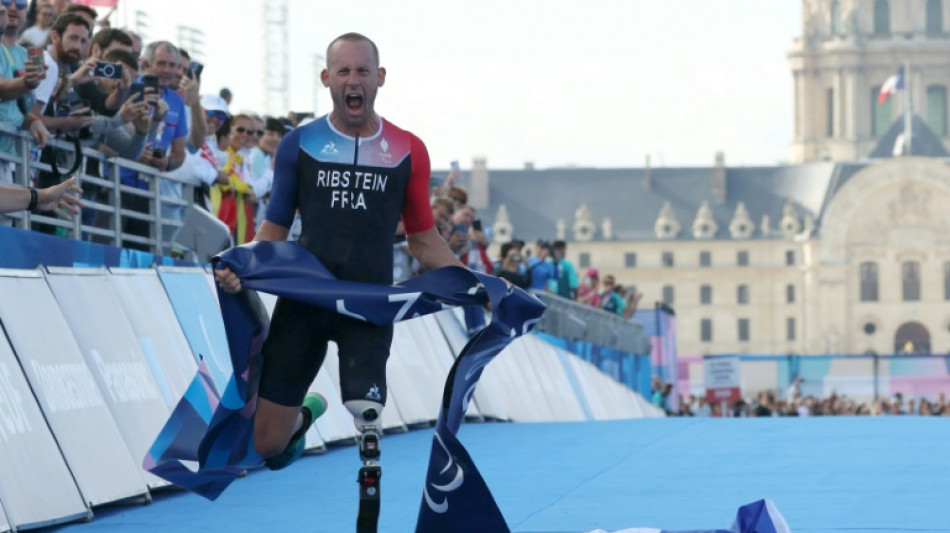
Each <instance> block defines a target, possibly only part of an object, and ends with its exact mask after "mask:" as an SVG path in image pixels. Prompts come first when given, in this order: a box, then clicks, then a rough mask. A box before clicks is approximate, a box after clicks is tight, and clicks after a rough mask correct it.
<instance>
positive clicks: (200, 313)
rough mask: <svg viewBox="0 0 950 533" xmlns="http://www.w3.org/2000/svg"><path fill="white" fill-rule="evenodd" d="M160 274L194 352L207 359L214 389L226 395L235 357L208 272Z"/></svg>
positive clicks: (189, 270)
mask: <svg viewBox="0 0 950 533" xmlns="http://www.w3.org/2000/svg"><path fill="white" fill-rule="evenodd" d="M158 275H159V278H161V280H162V285H163V286H164V287H165V292H166V293H167V294H168V300H169V301H170V302H171V304H172V309H174V311H175V316H176V317H177V318H178V323H179V324H181V328H182V331H183V332H184V334H185V338H186V339H188V344H189V345H190V346H191V352H192V353H193V354H194V355H195V357H196V358H199V359H204V360H205V362H206V363H207V365H208V371H209V372H210V373H211V378H212V380H213V381H214V386H215V387H217V389H218V393H219V394H223V393H224V390H225V387H227V384H228V380H229V379H230V377H231V372H232V369H231V355H230V354H229V352H228V340H227V335H226V334H225V332H224V322H223V321H222V319H221V308H220V307H219V306H218V297H217V294H216V293H215V292H214V291H213V290H212V289H211V287H209V285H208V279H207V274H206V272H205V271H204V269H201V268H186V267H161V268H159V269H158Z"/></svg>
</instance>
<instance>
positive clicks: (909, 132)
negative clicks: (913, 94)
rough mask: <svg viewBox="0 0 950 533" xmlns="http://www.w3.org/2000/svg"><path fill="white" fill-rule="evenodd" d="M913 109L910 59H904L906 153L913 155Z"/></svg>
mask: <svg viewBox="0 0 950 533" xmlns="http://www.w3.org/2000/svg"><path fill="white" fill-rule="evenodd" d="M913 120H914V118H913V109H911V99H910V61H904V154H906V155H912V154H913V146H914V123H913Z"/></svg>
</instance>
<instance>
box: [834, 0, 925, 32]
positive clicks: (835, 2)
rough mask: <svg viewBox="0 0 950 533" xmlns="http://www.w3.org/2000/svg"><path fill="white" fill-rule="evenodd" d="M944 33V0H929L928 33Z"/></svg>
mask: <svg viewBox="0 0 950 533" xmlns="http://www.w3.org/2000/svg"><path fill="white" fill-rule="evenodd" d="M835 3H837V2H835ZM942 33H943V0H927V35H933V36H936V35H941V34H942Z"/></svg>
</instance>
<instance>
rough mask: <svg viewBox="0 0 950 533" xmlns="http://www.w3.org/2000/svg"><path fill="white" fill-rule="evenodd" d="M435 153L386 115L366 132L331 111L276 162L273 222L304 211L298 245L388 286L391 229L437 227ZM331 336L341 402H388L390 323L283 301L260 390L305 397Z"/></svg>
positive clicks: (288, 142) (297, 134) (288, 398)
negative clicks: (337, 124)
mask: <svg viewBox="0 0 950 533" xmlns="http://www.w3.org/2000/svg"><path fill="white" fill-rule="evenodd" d="M430 170H431V169H430V166H429V155H428V152H427V151H426V148H425V145H424V144H423V143H422V141H421V140H419V139H418V138H417V137H416V136H415V135H413V134H411V133H409V132H407V131H404V130H402V129H400V128H398V127H396V126H394V125H393V124H391V123H390V122H388V121H386V120H385V119H380V128H379V130H378V131H377V133H376V134H375V135H373V136H372V137H368V138H353V137H349V136H346V135H344V134H342V133H340V132H339V131H337V130H336V129H335V128H334V127H333V126H332V124H331V123H330V121H329V119H328V117H327V116H324V117H321V118H319V119H317V120H315V121H313V122H311V123H309V124H307V125H306V126H303V127H300V128H298V129H296V130H294V131H293V132H291V133H289V134H288V135H287V136H286V137H285V138H284V139H283V140H282V141H281V143H280V147H279V148H278V150H277V156H276V158H275V163H274V185H273V189H272V190H271V201H270V204H269V205H268V207H267V216H266V220H268V221H270V222H272V223H274V224H278V225H280V226H282V227H284V228H289V227H290V226H291V224H292V223H293V218H294V213H295V212H296V210H297V209H299V210H300V217H301V221H302V226H303V230H302V232H301V235H300V241H299V242H300V244H301V245H303V246H304V247H305V248H307V249H308V250H309V251H310V252H311V253H313V254H314V255H315V256H316V257H317V258H318V259H319V260H320V262H321V263H323V264H324V265H325V266H326V267H327V268H328V269H329V270H330V272H332V273H333V275H334V276H336V277H337V278H339V279H345V280H350V281H362V282H370V283H382V284H387V285H388V284H391V283H392V279H393V277H392V276H393V254H392V245H393V236H394V235H395V232H396V225H397V224H398V222H399V220H400V217H401V218H402V220H403V223H404V225H405V228H406V233H407V234H412V233H418V232H420V231H424V230H427V229H429V228H431V227H432V226H433V220H432V210H431V207H430V205H429V197H428V195H429V189H428V188H429V175H430ZM328 340H332V341H335V342H336V343H337V345H338V347H339V356H340V386H341V389H342V392H343V400H344V401H347V400H354V399H367V400H374V401H379V402H381V403H385V398H386V383H385V381H386V359H387V358H388V356H389V350H390V344H391V342H392V327H391V326H387V327H379V326H374V325H372V324H367V323H364V322H361V321H359V320H356V319H353V318H350V317H347V316H343V315H338V314H336V313H334V312H331V311H323V310H320V309H316V308H313V307H311V306H308V305H305V304H300V303H297V302H294V301H293V300H289V299H279V300H278V302H277V306H276V308H275V310H274V316H273V319H272V321H271V329H270V333H269V335H268V338H267V340H266V342H265V343H264V347H263V355H264V367H263V370H262V374H261V387H260V395H261V397H263V398H266V399H268V400H270V401H273V402H275V403H279V404H281V405H290V406H295V405H300V403H301V402H302V400H303V397H304V395H306V393H307V388H308V387H309V386H310V384H311V382H312V381H313V379H314V377H316V374H317V371H318V370H319V368H320V365H321V364H322V363H323V358H324V356H325V355H326V344H327V341H328Z"/></svg>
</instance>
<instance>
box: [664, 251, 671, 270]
mask: <svg viewBox="0 0 950 533" xmlns="http://www.w3.org/2000/svg"><path fill="white" fill-rule="evenodd" d="M663 266H665V267H671V266H673V252H663Z"/></svg>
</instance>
